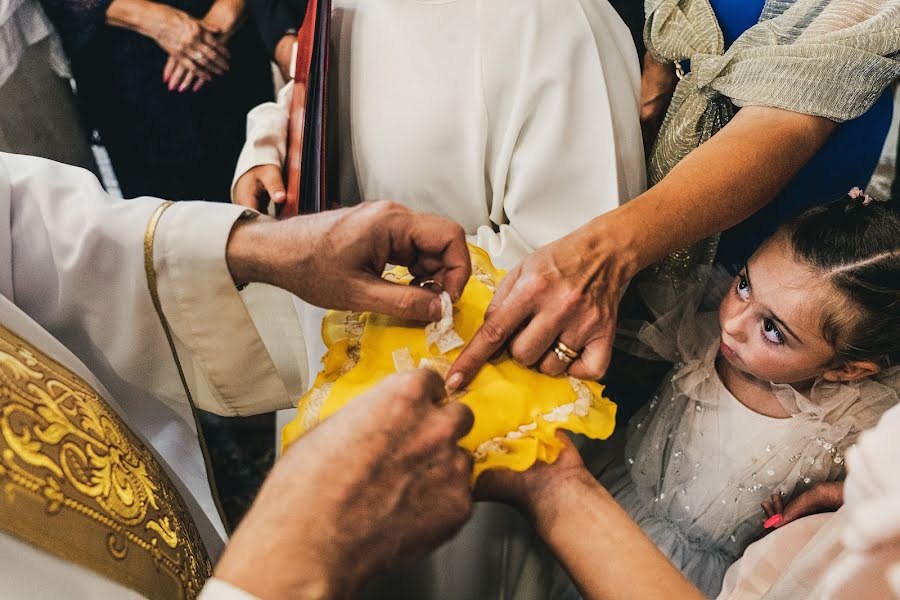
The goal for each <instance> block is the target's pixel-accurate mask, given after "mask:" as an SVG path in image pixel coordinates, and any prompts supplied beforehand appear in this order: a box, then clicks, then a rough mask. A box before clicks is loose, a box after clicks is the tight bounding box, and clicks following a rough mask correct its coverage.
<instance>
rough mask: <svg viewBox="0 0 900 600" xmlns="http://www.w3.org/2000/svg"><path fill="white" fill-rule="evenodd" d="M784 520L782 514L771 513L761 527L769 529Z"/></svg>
mask: <svg viewBox="0 0 900 600" xmlns="http://www.w3.org/2000/svg"><path fill="white" fill-rule="evenodd" d="M782 521H784V515H782V514H781V513H778V514H777V515H772V516H771V517H769V518H768V519H766V522H765V523H763V529H771V528H772V527H778V526H779V525H781V522H782Z"/></svg>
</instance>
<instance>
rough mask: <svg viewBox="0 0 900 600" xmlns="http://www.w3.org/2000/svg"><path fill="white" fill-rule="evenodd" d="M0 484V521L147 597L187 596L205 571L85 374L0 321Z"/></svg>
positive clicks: (142, 452)
mask: <svg viewBox="0 0 900 600" xmlns="http://www.w3.org/2000/svg"><path fill="white" fill-rule="evenodd" d="M0 484H2V486H3V494H2V497H0V529H3V530H5V531H6V532H8V533H10V534H12V535H13V536H15V537H17V538H19V539H22V540H23V541H26V542H28V543H29V544H32V545H34V546H36V547H38V548H40V549H41V550H43V551H45V552H48V553H50V554H53V555H55V556H57V557H59V558H61V559H63V560H67V561H70V562H73V563H76V564H79V565H81V566H83V567H86V568H88V569H90V570H92V571H94V572H96V573H98V574H100V575H102V576H104V577H106V578H108V579H111V580H113V581H115V582H117V583H119V584H121V585H123V586H125V587H128V588H131V589H133V590H135V591H137V592H139V593H141V594H143V595H144V596H146V597H148V598H161V599H162V598H165V599H169V598H193V597H196V596H197V595H198V594H199V593H200V589H201V588H202V587H203V584H204V583H205V581H206V580H207V579H208V578H209V577H210V576H211V573H212V564H211V562H210V559H209V557H208V555H207V553H206V550H205V549H204V547H203V544H202V542H201V539H200V535H199V533H198V531H197V529H196V527H195V525H194V523H193V521H192V519H191V516H190V513H189V512H188V509H187V507H186V505H185V503H184V501H183V500H182V498H181V497H180V496H179V494H178V492H177V491H176V489H175V487H174V486H173V484H172V482H171V481H170V480H169V477H168V476H167V475H166V473H165V471H164V470H163V468H162V467H161V465H160V464H159V462H158V461H157V460H156V458H155V457H154V456H153V454H152V453H151V452H150V451H149V449H148V448H147V447H146V446H145V445H144V444H143V443H141V442H140V441H139V440H138V438H137V437H136V436H135V435H134V434H133V433H132V432H131V430H130V429H129V428H128V426H127V425H126V424H125V423H124V422H123V421H122V419H121V418H120V417H119V416H118V414H116V412H115V411H114V410H113V409H111V408H110V406H109V405H108V404H107V403H106V402H105V401H104V400H103V398H101V397H100V396H99V395H98V394H97V392H96V391H95V390H93V389H92V388H91V387H90V386H89V385H88V384H87V383H86V382H85V381H84V380H82V379H81V378H80V377H78V376H77V375H75V374H74V373H72V372H71V371H70V370H68V369H66V368H65V367H63V366H62V365H60V364H59V363H57V362H56V361H54V360H53V359H51V358H50V357H48V356H46V355H45V354H43V353H41V352H40V351H38V350H37V349H36V348H34V347H33V346H31V345H30V344H29V343H28V342H27V341H26V340H23V339H22V338H20V337H19V336H18V335H16V334H15V333H13V332H12V331H9V330H8V329H6V328H5V327H3V326H0ZM48 576H51V574H48Z"/></svg>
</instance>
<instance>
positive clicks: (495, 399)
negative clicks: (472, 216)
mask: <svg viewBox="0 0 900 600" xmlns="http://www.w3.org/2000/svg"><path fill="white" fill-rule="evenodd" d="M469 250H470V254H471V257H472V277H471V278H470V279H469V282H468V284H467V285H466V288H465V290H464V292H463V295H462V297H461V298H460V300H459V301H458V302H457V303H456V304H455V306H454V307H453V328H454V329H455V330H456V333H458V334H459V336H460V337H461V338H462V339H463V340H464V341H466V342H467V341H468V340H470V339H471V338H472V336H473V335H474V334H475V332H476V331H477V330H478V327H479V326H481V323H482V321H483V320H484V312H485V310H486V309H487V306H488V304H489V303H490V301H491V298H492V297H493V295H494V290H495V289H496V285H497V284H498V283H499V281H500V280H501V279H502V277H503V276H504V275H505V274H506V273H505V271H500V270H497V269H495V268H494V267H493V265H492V264H491V261H490V258H489V257H488V256H487V254H486V253H485V252H484V251H483V250H481V249H480V248H477V247H475V246H469ZM385 277H386V278H388V279H390V280H393V281H397V282H400V283H409V282H410V281H411V280H412V276H411V275H409V273H408V271H406V269H403V268H396V269H393V270H392V271H389V272H388V273H386V274H385ZM322 336H323V338H324V340H325V345H326V346H327V347H328V352H327V353H326V354H325V357H324V358H323V359H322V361H323V363H324V369H323V370H322V372H320V373H319V375H318V377H317V378H316V381H315V385H314V386H313V387H312V389H310V391H309V392H307V393H306V394H305V395H304V396H303V397H302V398H301V399H300V402H299V404H298V414H297V418H296V419H295V420H294V421H293V422H291V423H289V424H288V425H287V426H286V427H285V429H284V431H283V434H282V446H283V447H287V446H288V445H290V444H291V443H292V442H293V441H294V440H296V439H297V438H298V437H300V436H301V435H303V433H304V432H306V431H308V430H309V429H310V428H312V427H314V426H315V425H316V424H317V423H318V422H320V421H321V420H323V419H325V418H327V417H328V415H330V414H332V413H333V412H335V411H336V410H338V409H339V408H340V407H341V406H343V405H344V404H345V403H347V402H348V401H349V400H350V399H352V398H354V397H356V396H357V395H359V394H360V393H362V392H364V391H365V390H367V389H369V388H370V387H372V386H373V385H375V384H376V383H378V382H379V381H381V380H382V379H383V378H384V377H386V376H387V375H390V374H392V373H395V372H397V370H398V368H399V369H401V370H402V369H403V368H408V367H412V366H416V365H418V366H430V367H431V368H434V369H435V370H437V371H439V372H441V373H442V374H443V373H445V372H446V369H447V368H448V367H449V365H450V364H451V363H452V361H453V360H454V359H455V358H456V357H457V356H458V355H459V352H460V350H461V349H460V348H456V349H454V350H451V351H449V352H448V353H447V354H441V353H440V351H439V350H438V349H437V347H436V345H434V344H432V345H430V347H429V345H428V344H427V341H426V330H425V326H424V325H423V324H422V323H416V322H411V321H404V320H401V319H397V318H394V317H387V316H384V315H379V314H375V313H348V312H330V313H328V315H327V316H326V317H325V320H324V322H323V324H322ZM410 358H411V359H412V360H410ZM403 363H405V364H403ZM459 401H461V402H463V403H464V404H466V405H468V406H469V408H471V409H472V412H473V413H474V415H475V424H474V426H473V427H472V431H470V432H469V434H468V435H466V436H465V437H464V438H462V439H461V440H460V445H461V446H462V447H463V448H465V449H467V450H469V451H470V452H472V454H473V455H474V457H475V466H474V472H473V476H472V481H473V482H474V481H475V479H477V478H478V476H479V475H480V474H481V473H482V472H483V471H485V470H486V469H495V468H509V469H513V470H516V471H524V470H526V469H528V468H529V467H530V466H531V465H533V464H534V463H535V461H537V460H542V461H545V462H553V461H555V460H556V458H557V456H558V455H559V451H560V449H561V448H562V445H561V443H560V442H559V440H558V439H557V438H556V434H555V432H556V430H557V429H567V430H569V431H572V432H575V433H581V434H585V435H587V436H588V437H591V438H594V439H606V438H607V437H609V436H610V435H611V434H612V431H613V428H614V426H615V414H616V405H615V404H613V403H612V402H611V401H610V400H609V399H607V398H604V397H603V386H602V385H600V384H598V383H596V382H593V381H580V380H577V379H574V378H571V377H549V376H547V375H542V374H541V373H538V372H536V371H533V370H531V369H528V368H526V367H523V366H521V365H519V364H518V363H516V362H515V361H513V360H512V359H511V358H510V357H509V356H508V355H507V354H505V353H504V354H503V355H502V356H501V357H500V358H499V359H495V360H493V361H491V362H490V363H488V364H486V365H485V366H484V367H483V368H482V369H481V371H480V372H479V373H478V375H477V376H476V377H475V379H474V380H473V381H472V383H471V384H470V385H469V386H468V388H467V390H466V391H465V393H464V394H462V395H461V396H460V397H459Z"/></svg>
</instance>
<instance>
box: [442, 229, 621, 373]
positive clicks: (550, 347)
mask: <svg viewBox="0 0 900 600" xmlns="http://www.w3.org/2000/svg"><path fill="white" fill-rule="evenodd" d="M601 219H602V217H601ZM601 219H597V220H595V221H594V222H592V223H590V224H588V225H585V226H584V227H582V228H581V229H579V230H577V231H575V232H573V233H572V234H570V235H568V236H566V237H564V238H562V239H560V240H557V241H556V242H553V243H551V244H548V245H547V246H544V247H542V248H539V249H538V250H536V251H535V252H534V253H533V254H531V255H530V256H528V257H527V258H525V260H523V261H522V263H521V264H519V266H517V267H516V268H515V269H513V270H512V271H511V272H510V273H509V274H508V275H507V276H506V277H505V278H504V279H503V281H502V282H501V283H500V286H499V288H498V289H497V293H496V294H495V296H494V299H493V300H492V302H491V304H490V306H489V307H488V310H487V314H486V315H485V320H484V324H483V325H482V326H481V328H480V329H479V330H478V331H477V332H476V333H475V335H474V336H473V338H472V340H471V341H470V342H469V344H468V345H467V346H466V348H465V349H464V350H463V351H462V353H461V354H460V355H459V357H458V358H457V360H456V362H455V363H454V365H453V367H452V369H451V371H450V373H449V376H448V379H447V387H448V389H450V390H455V389H460V388H462V387H464V386H465V385H467V384H468V383H469V382H470V381H471V380H472V378H474V377H475V374H476V373H477V372H478V370H479V369H480V368H481V366H482V365H483V364H484V363H485V362H487V360H488V359H490V357H491V356H493V355H494V354H495V353H496V352H497V351H499V350H500V349H501V348H503V347H504V346H506V347H507V348H508V350H509V353H510V355H511V356H512V357H513V358H514V359H515V360H516V361H518V362H520V363H522V364H524V365H528V366H533V367H536V368H538V369H540V371H541V372H543V373H546V374H548V375H560V374H562V373H563V372H565V371H566V370H568V373H569V374H570V375H572V376H573V377H578V378H581V379H597V378H599V377H601V376H602V375H603V374H604V373H605V372H606V367H607V365H608V363H609V359H610V354H611V349H612V341H613V335H614V332H615V324H616V315H617V313H618V305H619V299H620V298H621V293H622V290H623V289H624V287H625V285H626V283H627V282H628V280H629V279H631V277H632V276H633V275H634V274H635V273H636V271H637V266H636V260H635V259H634V255H633V253H632V252H630V250H629V245H628V244H627V243H625V241H623V240H620V239H619V238H620V237H621V236H618V235H616V231H615V230H616V228H609V227H606V226H605V225H604V222H603V221H602V220H601ZM610 229H612V231H610ZM566 359H571V360H570V361H567V360H566Z"/></svg>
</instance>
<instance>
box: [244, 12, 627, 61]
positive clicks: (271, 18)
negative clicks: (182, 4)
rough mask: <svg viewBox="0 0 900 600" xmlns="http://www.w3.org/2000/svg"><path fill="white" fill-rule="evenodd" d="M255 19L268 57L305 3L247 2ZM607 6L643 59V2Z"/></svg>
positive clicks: (294, 23) (298, 20)
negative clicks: (620, 21)
mask: <svg viewBox="0 0 900 600" xmlns="http://www.w3.org/2000/svg"><path fill="white" fill-rule="evenodd" d="M249 2H250V6H251V7H252V9H253V14H254V15H256V24H257V27H259V34H260V35H261V36H262V40H263V43H265V45H266V48H268V50H269V55H270V56H271V55H274V54H275V46H276V45H277V44H278V40H280V39H281V38H282V36H284V32H285V31H287V30H288V29H291V28H298V27H300V25H301V23H302V22H303V15H305V14H306V2H307V0H249ZM610 4H611V5H612V7H613V8H614V9H616V12H617V13H619V16H620V17H622V20H623V21H625V24H626V25H627V26H628V29H629V30H630V31H631V36H632V37H633V38H634V43H635V46H637V51H638V57H640V58H643V56H644V38H643V30H644V2H643V0H610Z"/></svg>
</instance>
